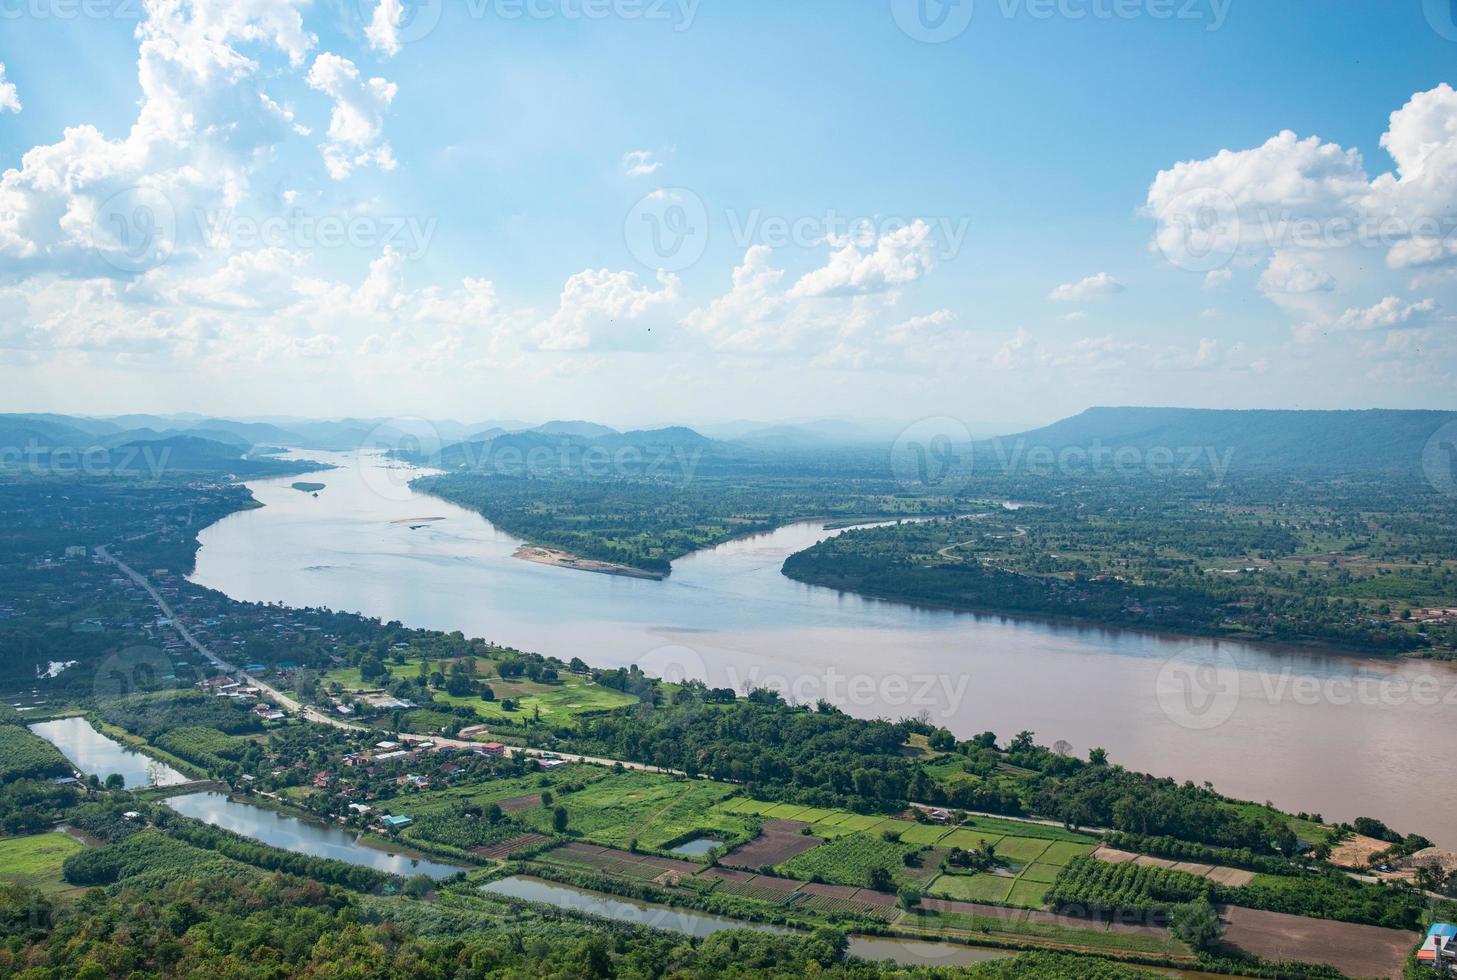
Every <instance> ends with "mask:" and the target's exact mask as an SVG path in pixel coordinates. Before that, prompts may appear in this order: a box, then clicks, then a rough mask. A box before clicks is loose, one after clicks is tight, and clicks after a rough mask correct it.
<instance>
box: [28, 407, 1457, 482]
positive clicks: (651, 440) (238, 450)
mask: <svg viewBox="0 0 1457 980" xmlns="http://www.w3.org/2000/svg"><path fill="white" fill-rule="evenodd" d="M1448 424H1453V425H1454V426H1457V412H1434V411H1412V410H1400V409H1372V410H1363V411H1277V410H1235V409H1187V408H1128V407H1122V408H1108V407H1100V408H1090V409H1088V410H1087V411H1085V412H1082V413H1080V414H1078V415H1075V416H1072V417H1070V418H1066V419H1063V420H1061V421H1058V422H1055V423H1053V424H1052V425H1048V426H1044V427H1042V428H1039V429H1033V430H1030V431H1027V432H1022V433H1014V434H1009V435H1005V436H999V437H996V438H994V439H980V440H977V441H975V442H974V447H975V452H976V454H977V458H978V463H979V464H980V463H981V461H982V460H983V459H987V460H992V459H995V458H997V457H998V456H1001V457H1005V456H1006V454H1008V453H1010V452H1017V451H1020V452H1025V451H1026V450H1028V449H1030V448H1032V447H1044V448H1046V449H1049V450H1051V451H1053V452H1054V453H1060V452H1062V451H1063V450H1067V449H1089V448H1091V447H1094V446H1102V447H1104V448H1105V449H1109V450H1112V449H1117V448H1131V449H1137V450H1139V451H1142V452H1147V451H1149V450H1152V449H1156V448H1167V449H1172V450H1182V449H1189V448H1193V447H1200V448H1206V449H1208V450H1209V451H1213V452H1216V453H1220V454H1225V453H1228V454H1229V455H1230V459H1231V461H1232V463H1231V466H1232V468H1233V469H1234V470H1236V471H1239V470H1244V471H1249V470H1263V469H1272V468H1283V469H1294V470H1311V471H1336V470H1344V471H1372V470H1383V471H1386V470H1406V471H1410V470H1413V469H1415V468H1419V467H1420V460H1421V456H1422V452H1423V449H1424V447H1426V446H1427V444H1428V441H1429V440H1430V439H1432V438H1433V435H1434V433H1436V432H1437V431H1438V430H1439V429H1441V428H1442V427H1443V426H1444V425H1448ZM703 430H704V431H699V430H696V429H692V428H687V427H682V426H668V427H664V428H659V429H649V430H634V431H629V432H620V431H618V430H617V429H614V428H612V427H610V426H606V425H601V424H599V423H595V422H590V421H583V420H554V421H550V422H546V423H544V424H541V425H535V426H533V425H530V424H529V423H526V422H522V421H519V420H512V419H500V420H487V421H482V422H477V423H461V422H456V421H450V420H445V421H424V420H420V421H401V420H378V419H354V418H345V419H334V420H309V419H272V420H266V421H263V420H245V421H240V420H235V419H224V418H213V417H208V416H203V415H192V414H181V415H119V416H112V417H107V418H93V417H85V416H71V415H57V414H50V413H35V414H11V415H0V449H3V450H4V452H5V453H6V455H7V456H9V457H11V458H15V457H17V456H19V457H20V458H25V456H26V454H28V453H30V454H40V455H45V454H47V453H50V452H55V451H58V450H63V449H64V450H90V451H96V450H107V451H121V450H132V451H135V450H136V449H138V448H139V447H151V448H153V449H159V448H161V447H163V446H168V447H170V450H171V451H172V452H173V453H174V454H180V456H177V457H174V458H185V459H189V460H195V461H197V462H198V463H199V465H200V466H201V467H202V468H213V467H214V466H215V465H221V464H222V463H224V462H231V461H236V460H239V459H243V458H244V457H250V458H258V457H260V456H267V455H271V454H273V453H276V452H277V451H279V450H282V449H304V450H309V449H312V450H322V451H329V450H337V451H348V450H353V449H357V448H360V447H365V448H372V449H379V450H387V451H392V452H396V453H398V454H400V455H402V456H404V457H406V458H410V459H414V460H418V461H420V462H427V463H429V464H431V465H435V466H441V467H445V468H456V467H460V466H469V465H474V464H476V463H477V462H478V461H479V460H480V459H482V458H483V457H486V456H489V455H491V454H498V453H501V452H503V451H506V450H512V451H515V452H519V453H526V452H530V451H532V450H537V451H541V450H547V451H562V450H567V449H572V450H585V449H587V448H593V447H595V448H598V449H604V450H608V451H615V450H620V449H623V448H625V447H632V448H635V449H641V450H647V451H652V450H657V451H673V450H676V451H678V452H695V453H698V454H700V455H707V456H709V457H712V458H719V459H724V460H727V459H754V458H767V457H772V456H775V455H778V454H779V453H785V452H788V453H795V452H814V451H816V450H830V449H834V448H835V447H854V448H856V449H858V450H859V451H861V452H864V451H865V450H867V449H871V450H873V448H874V447H876V446H885V447H889V446H890V445H891V444H893V443H894V442H895V440H896V437H897V435H898V433H900V432H902V431H905V429H904V427H903V426H899V425H896V424H895V423H890V422H883V421H876V422H861V421H847V420H836V419H825V420H820V421H814V422H807V423H793V424H780V425H763V424H760V423H753V422H737V423H723V424H719V425H712V426H704V427H703ZM912 431H915V430H912ZM958 431H961V430H959V429H958ZM952 441H954V442H956V441H967V437H966V435H965V433H964V431H963V432H962V437H961V439H955V438H953V440H952ZM202 464H207V465H206V466H202Z"/></svg>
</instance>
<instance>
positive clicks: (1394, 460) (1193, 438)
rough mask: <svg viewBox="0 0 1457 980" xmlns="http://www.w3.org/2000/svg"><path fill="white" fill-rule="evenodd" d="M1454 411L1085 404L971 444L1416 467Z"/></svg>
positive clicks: (1312, 468) (1267, 466)
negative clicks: (1035, 425)
mask: <svg viewBox="0 0 1457 980" xmlns="http://www.w3.org/2000/svg"><path fill="white" fill-rule="evenodd" d="M1452 422H1457V412H1441V411H1428V410H1417V409H1351V410H1332V411H1317V410H1299V409H1289V410H1287V409H1205V408H1129V407H1122V408H1114V407H1099V408H1090V409H1088V410H1086V411H1084V412H1080V413H1079V414H1077V415H1074V416H1071V417H1070V418H1065V419H1062V420H1061V421H1058V422H1054V423H1052V424H1051V425H1048V426H1044V427H1042V428H1040V429H1033V430H1031V431H1028V432H1022V433H1017V434H1014V435H1008V436H1002V437H1000V438H999V439H997V440H990V441H985V442H981V443H978V444H977V461H978V463H980V462H981V460H982V458H983V454H992V453H994V452H1001V453H1003V454H1005V453H1006V451H1007V447H1008V446H1011V445H1015V444H1017V443H1019V442H1020V443H1022V444H1023V446H1024V447H1034V446H1035V447H1046V448H1047V449H1050V450H1052V451H1053V452H1061V451H1062V450H1065V449H1084V450H1087V449H1089V448H1090V447H1092V446H1094V445H1095V444H1096V445H1101V446H1103V447H1105V448H1107V449H1118V448H1123V447H1129V448H1132V449H1137V450H1140V451H1142V452H1145V453H1146V452H1148V451H1149V450H1152V449H1156V448H1165V449H1172V450H1175V451H1177V450H1180V449H1186V448H1193V447H1200V448H1205V449H1208V450H1212V451H1214V452H1215V453H1224V452H1231V456H1230V460H1231V470H1232V471H1236V472H1249V471H1255V470H1264V471H1275V470H1297V471H1309V472H1324V473H1331V472H1352V473H1355V472H1362V473H1371V472H1392V473H1396V472H1415V471H1417V470H1419V469H1420V468H1421V459H1422V452H1423V450H1424V449H1425V448H1426V445H1427V442H1428V440H1429V439H1431V438H1432V436H1433V435H1434V434H1435V433H1436V432H1437V430H1439V429H1441V428H1442V427H1443V426H1444V425H1447V424H1448V423H1452Z"/></svg>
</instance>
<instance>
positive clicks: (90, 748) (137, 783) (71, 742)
mask: <svg viewBox="0 0 1457 980" xmlns="http://www.w3.org/2000/svg"><path fill="white" fill-rule="evenodd" d="M30 730H31V731H32V732H34V733H35V734H37V735H39V736H40V737H41V738H43V739H45V740H46V741H47V742H50V743H51V744H52V745H54V746H55V747H56V748H58V749H60V750H61V754H62V755H64V756H65V757H66V758H67V759H70V760H71V763H72V765H74V766H75V767H76V768H77V769H79V770H81V771H82V772H84V773H86V774H87V775H88V776H96V777H97V778H98V779H105V778H106V777H107V776H110V775H111V774H112V773H118V774H119V775H120V776H121V777H122V779H124V780H126V788H127V789H142V788H145V787H147V786H176V785H178V784H180V783H185V782H187V781H188V777H187V776H184V775H183V774H182V773H180V772H178V771H177V770H176V769H173V768H172V767H171V766H169V765H167V764H166V763H165V762H159V761H157V760H156V759H153V758H152V757H151V756H149V755H146V754H144V753H141V752H138V751H136V750H135V749H129V748H127V747H126V746H124V745H122V744H121V743H120V742H118V741H116V740H115V739H111V738H108V737H106V736H105V735H103V734H101V733H100V732H98V731H97V730H96V729H95V728H94V727H93V726H92V724H91V722H89V721H87V720H86V719H85V718H82V717H81V716H80V715H77V716H75V717H73V718H57V719H56V720H54V721H38V722H36V723H34V724H33V725H31V726H30Z"/></svg>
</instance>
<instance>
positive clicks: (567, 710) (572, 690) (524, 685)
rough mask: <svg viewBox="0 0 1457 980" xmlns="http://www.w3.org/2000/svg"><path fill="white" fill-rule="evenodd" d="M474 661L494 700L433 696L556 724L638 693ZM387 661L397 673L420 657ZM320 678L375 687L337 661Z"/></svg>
mask: <svg viewBox="0 0 1457 980" xmlns="http://www.w3.org/2000/svg"><path fill="white" fill-rule="evenodd" d="M476 665H477V670H478V672H479V675H478V676H479V678H480V679H481V680H482V681H484V682H485V683H486V684H489V685H490V687H491V690H492V691H494V692H495V695H496V700H494V701H482V700H481V699H480V698H478V697H475V696H464V695H462V696H457V695H452V694H447V693H446V692H444V691H434V692H433V694H434V697H435V700H436V701H438V702H440V703H442V704H449V705H464V706H468V707H470V708H472V709H473V710H474V711H475V713H476V714H477V715H479V716H480V717H481V719H482V720H483V721H500V720H510V721H514V720H521V721H525V720H527V719H530V718H533V717H535V716H536V714H537V712H538V711H539V712H540V716H541V720H542V721H545V722H551V723H553V724H560V723H561V722H564V721H567V720H569V719H571V718H572V717H574V716H576V715H579V714H582V713H584V712H589V711H610V710H612V709H614V708H622V707H625V706H627V705H630V704H636V703H637V698H636V697H634V696H632V695H631V694H623V693H622V692H621V691H614V690H612V689H611V688H607V687H603V686H602V685H600V684H595V683H593V682H592V681H591V680H590V679H589V678H586V677H579V676H577V675H576V674H565V673H564V674H562V675H561V678H560V680H559V681H558V682H557V683H554V684H538V683H536V682H535V681H530V680H526V679H525V678H517V679H513V680H505V679H503V678H501V677H499V676H497V674H496V670H495V666H494V662H493V661H491V660H488V659H486V658H484V657H481V658H477V660H476ZM388 666H389V668H390V670H391V672H392V673H393V674H394V676H395V677H396V678H401V677H414V676H415V674H416V672H417V671H418V670H419V666H420V661H419V660H418V659H410V660H407V661H406V662H405V663H404V664H394V663H391V664H389V665H388ZM323 682H324V684H325V686H326V687H327V686H328V685H329V684H334V683H337V684H339V685H340V686H341V687H343V688H344V690H346V691H365V690H377V689H378V685H371V684H366V683H365V682H364V680H363V679H362V678H361V677H360V676H359V668H358V667H340V668H338V669H336V670H331V671H328V672H327V673H325V674H324V677H323ZM507 698H509V699H511V700H512V701H514V702H515V703H516V709H515V710H514V711H507V710H506V709H505V708H503V707H502V706H501V702H502V701H503V700H505V699H507Z"/></svg>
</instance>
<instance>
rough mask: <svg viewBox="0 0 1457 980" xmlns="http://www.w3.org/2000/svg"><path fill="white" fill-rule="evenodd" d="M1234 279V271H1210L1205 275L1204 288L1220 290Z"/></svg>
mask: <svg viewBox="0 0 1457 980" xmlns="http://www.w3.org/2000/svg"><path fill="white" fill-rule="evenodd" d="M1232 279H1234V270H1233V269H1210V270H1209V271H1208V272H1206V273H1205V274H1204V288H1205V289H1218V288H1219V287H1220V286H1224V285H1227V284H1228V283H1229V282H1230V281H1231V280H1232Z"/></svg>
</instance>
